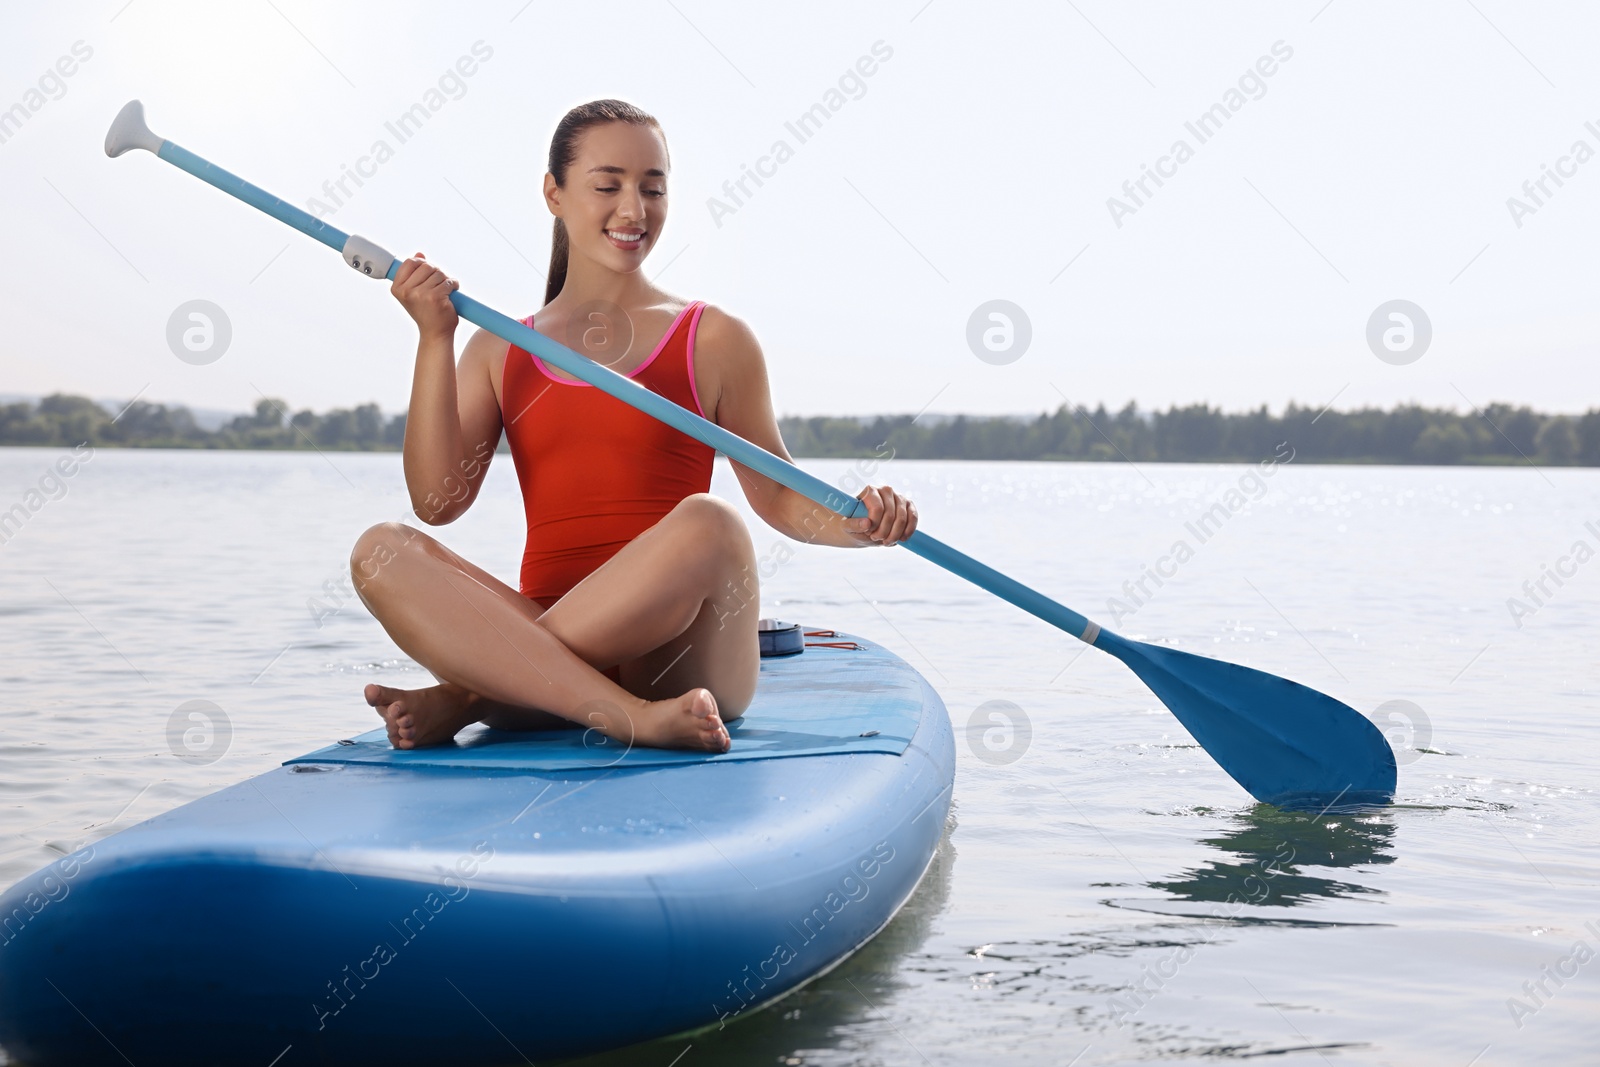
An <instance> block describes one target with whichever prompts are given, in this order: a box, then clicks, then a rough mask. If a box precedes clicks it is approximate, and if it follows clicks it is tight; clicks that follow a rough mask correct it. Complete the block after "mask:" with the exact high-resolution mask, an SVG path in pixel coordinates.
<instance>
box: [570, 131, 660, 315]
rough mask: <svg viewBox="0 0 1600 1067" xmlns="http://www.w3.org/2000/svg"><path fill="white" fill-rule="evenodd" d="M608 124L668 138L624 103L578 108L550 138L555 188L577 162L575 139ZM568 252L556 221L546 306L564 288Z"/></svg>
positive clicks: (576, 141)
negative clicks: (652, 131) (646, 129)
mask: <svg viewBox="0 0 1600 1067" xmlns="http://www.w3.org/2000/svg"><path fill="white" fill-rule="evenodd" d="M608 122H627V123H631V124H632V125H634V126H652V127H654V128H655V131H656V132H657V133H660V134H661V140H662V142H663V143H665V141H666V139H667V135H666V134H665V133H662V131H661V123H659V122H657V121H656V119H655V116H654V115H651V114H649V113H648V112H645V111H642V110H640V109H639V108H636V107H634V106H633V105H632V104H630V103H628V102H627V101H625V100H591V101H590V102H589V103H587V104H579V105H578V106H577V107H575V108H573V109H572V110H571V111H569V112H567V113H566V115H564V116H563V117H562V119H561V121H560V122H559V123H557V124H556V132H555V135H554V136H553V137H551V138H550V173H551V174H552V175H554V176H555V179H556V185H557V186H559V187H561V188H563V189H565V188H566V186H567V168H568V167H570V166H572V163H573V161H574V160H576V159H577V158H578V139H579V138H580V137H582V136H583V131H585V130H587V129H589V128H590V127H591V126H603V125H605V124H606V123H608ZM669 158H670V157H669ZM568 251H569V248H568V242H567V226H566V223H564V222H563V221H562V220H561V219H559V218H557V219H556V224H555V235H554V237H553V238H552V239H551V242H550V277H549V279H548V280H547V281H546V282H545V286H544V302H545V303H546V304H548V303H550V301H552V300H554V299H555V298H556V294H557V293H559V292H561V287H562V286H563V285H565V284H566V281H567V254H568Z"/></svg>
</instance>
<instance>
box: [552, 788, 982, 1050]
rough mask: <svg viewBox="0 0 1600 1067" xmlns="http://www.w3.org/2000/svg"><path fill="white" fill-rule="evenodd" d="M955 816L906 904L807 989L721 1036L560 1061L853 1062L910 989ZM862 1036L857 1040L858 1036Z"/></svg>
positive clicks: (943, 885) (937, 906) (944, 880)
mask: <svg viewBox="0 0 1600 1067" xmlns="http://www.w3.org/2000/svg"><path fill="white" fill-rule="evenodd" d="M954 830H955V813H954V812H953V811H952V812H951V815H950V818H949V820H948V821H947V822H946V823H945V828H944V837H943V839H942V840H941V841H940V842H939V847H938V849H937V850H936V851H935V852H934V855H933V862H932V863H931V864H930V865H929V867H928V873H927V874H926V875H924V876H923V878H922V882H921V884H920V885H918V886H917V889H916V892H914V893H912V894H911V899H910V900H908V901H906V903H905V906H904V907H902V908H901V909H900V911H899V912H898V913H897V914H896V915H895V917H894V919H893V921H891V922H890V923H889V925H888V926H885V927H884V928H883V930H882V931H881V932H880V933H879V934H878V936H877V937H875V938H873V939H872V940H871V941H869V942H868V943H867V944H866V946H865V947H863V948H862V949H861V950H860V951H859V952H857V953H856V954H855V955H854V956H851V957H850V958H849V959H848V960H846V961H845V962H844V963H842V964H840V965H839V966H838V967H837V968H835V969H834V970H832V971H829V972H828V973H827V974H825V975H823V976H822V977H821V978H818V979H817V980H816V981H814V982H812V983H811V984H810V985H807V986H805V987H804V988H802V989H800V990H799V991H798V992H796V993H792V994H790V995H789V996H787V997H785V998H784V999H782V1000H780V1001H778V1002H777V1003H776V1004H773V1005H770V1006H768V1007H767V1008H765V1009H763V1010H762V1011H759V1012H754V1013H752V1014H751V1015H750V1016H749V1017H748V1018H742V1019H740V1020H739V1021H737V1022H735V1023H733V1024H731V1025H729V1026H728V1027H727V1028H726V1029H724V1030H718V1029H716V1028H715V1027H713V1028H710V1029H707V1030H702V1031H700V1032H698V1033H692V1034H686V1035H681V1036H678V1037H674V1038H663V1039H662V1040H659V1041H650V1042H646V1043H645V1044H642V1045H634V1046H632V1047H631V1048H626V1049H621V1050H619V1051H617V1052H606V1053H601V1054H599V1055H596V1056H589V1057H585V1058H584V1059H579V1060H567V1061H565V1063H566V1067H601V1065H604V1067H662V1065H663V1064H667V1063H671V1062H672V1061H673V1058H674V1057H675V1056H677V1055H679V1054H680V1053H682V1052H683V1050H684V1048H685V1047H686V1046H688V1045H690V1044H691V1043H692V1044H693V1045H694V1055H693V1060H694V1063H695V1065H696V1067H713V1065H716V1064H728V1065H734V1064H737V1065H738V1067H747V1065H749V1064H752V1063H782V1062H784V1061H786V1060H787V1061H789V1062H793V1063H797V1062H800V1061H801V1059H802V1058H803V1060H804V1062H805V1063H806V1064H807V1065H808V1067H810V1065H818V1064H828V1063H831V1062H834V1059H833V1057H834V1055H835V1054H837V1055H838V1057H839V1058H838V1062H839V1063H854V1062H857V1060H856V1055H857V1054H858V1053H859V1052H860V1051H861V1049H860V1047H857V1046H858V1045H859V1046H861V1047H865V1046H867V1045H869V1044H870V1037H869V1035H868V1034H866V1033H865V1032H862V1031H863V1028H867V1027H870V1023H871V1020H873V1019H874V1018H876V1019H882V1018H883V1015H884V1012H885V1011H886V1010H887V1007H888V1005H889V1004H891V1003H892V1002H893V1001H894V998H895V996H896V995H897V994H899V993H900V992H901V991H902V990H904V989H907V988H909V983H908V982H907V981H906V980H905V979H904V978H902V977H901V974H900V972H901V969H902V966H903V964H904V963H905V961H906V959H907V958H908V957H910V956H912V955H914V954H916V953H917V952H919V951H921V949H922V946H923V945H924V944H926V942H927V940H928V936H929V934H930V933H931V932H932V930H933V922H934V919H935V918H936V917H937V916H939V915H940V914H941V913H942V912H943V911H944V909H945V905H946V903H947V902H948V900H949V898H950V881H951V875H952V873H953V872H954V869H955V859H956V852H955V847H954V846H953V845H952V844H951V843H950V835H951V833H952V832H954ZM858 1032H861V1035H860V1038H859V1039H858V1038H857V1033H858Z"/></svg>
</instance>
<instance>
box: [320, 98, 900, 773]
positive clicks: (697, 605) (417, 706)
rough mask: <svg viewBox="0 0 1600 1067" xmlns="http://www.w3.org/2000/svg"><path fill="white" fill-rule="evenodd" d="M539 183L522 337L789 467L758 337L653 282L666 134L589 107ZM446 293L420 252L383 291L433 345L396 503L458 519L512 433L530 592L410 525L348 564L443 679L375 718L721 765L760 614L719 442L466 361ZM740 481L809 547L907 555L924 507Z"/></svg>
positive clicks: (492, 358)
mask: <svg viewBox="0 0 1600 1067" xmlns="http://www.w3.org/2000/svg"><path fill="white" fill-rule="evenodd" d="M549 167H550V169H549V173H547V174H546V175H545V176H544V198H545V203H546V205H547V206H548V207H549V209H550V213H551V214H552V215H554V216H555V241H554V246H553V248H552V251H551V256H550V276H549V283H548V285H547V287H546V290H545V306H544V307H543V308H541V309H540V310H539V312H538V313H537V314H536V315H535V316H533V317H532V318H530V319H528V320H526V321H527V322H528V324H529V325H530V326H534V327H535V328H536V329H538V330H539V332H540V333H543V334H545V335H547V336H551V337H555V338H557V339H560V340H562V341H563V342H564V343H565V344H567V346H568V347H570V348H573V349H575V350H576V351H578V352H579V353H580V354H582V355H585V356H588V357H589V358H591V359H595V360H597V361H599V362H603V363H607V364H608V365H610V366H611V369H612V370H614V371H617V372H618V373H620V374H624V375H627V376H629V377H632V378H634V379H635V380H637V381H639V382H640V383H641V384H644V385H646V386H647V387H649V388H651V389H654V390H655V391H657V392H659V393H662V394H663V395H665V396H667V397H669V398H670V399H673V400H675V401H677V402H679V403H681V404H683V405H684V406H686V407H689V408H690V410H698V411H700V413H701V414H703V415H704V416H705V417H706V418H708V419H710V420H711V421H713V422H715V423H717V424H718V425H720V426H723V427H725V428H727V429H728V430H730V431H732V432H733V433H736V434H738V435H739V436H740V437H743V438H745V439H746V440H748V441H751V442H753V443H755V444H757V445H760V446H761V447H763V448H765V449H767V450H769V451H771V452H774V453H776V454H777V455H779V456H783V457H784V458H788V452H787V451H786V450H785V449H784V446H783V439H782V438H781V437H780V436H779V433H778V426H777V422H776V420H775V419H774V417H773V412H772V399H771V397H770V395H769V393H768V387H767V373H766V366H765V363H764V362H763V359H762V355H761V348H760V346H759V345H758V344H757V343H756V339H755V336H754V334H752V333H751V332H750V329H749V327H748V326H746V325H745V324H744V323H743V322H741V321H740V320H739V319H736V318H734V317H733V316H731V315H728V314H726V313H725V312H723V311H721V310H719V309H717V308H713V307H709V306H706V305H704V304H701V303H698V302H695V303H686V302H685V301H683V300H680V299H678V298H677V297H674V296H673V295H672V294H670V293H667V292H666V291H664V290H662V289H661V288H659V287H657V286H656V285H654V284H653V283H652V282H651V281H650V280H649V279H648V278H646V277H645V276H644V274H643V272H642V271H641V270H640V267H641V266H642V265H643V263H644V259H645V256H646V255H648V254H649V252H650V250H651V249H652V248H654V247H655V244H656V243H657V241H658V239H659V237H660V234H661V231H662V228H663V226H664V225H665V223H666V218H667V172H668V168H669V162H668V156H667V145H666V139H665V136H664V135H663V134H662V132H661V127H660V124H659V123H657V122H656V120H655V119H654V118H652V117H651V116H650V115H648V114H646V113H644V112H643V111H640V110H639V109H638V108H635V107H633V106H632V105H630V104H626V103H624V102H622V101H619V100H598V101H594V102H592V103H589V104H584V105H582V106H580V107H576V108H574V109H573V110H572V111H570V112H568V113H567V115H566V117H565V118H563V119H562V120H561V122H560V124H559V125H558V126H557V127H556V132H555V136H554V137H553V138H552V140H551V144H550V159H549ZM455 288H457V285H456V282H455V281H453V280H452V279H450V278H448V277H447V276H446V275H445V274H444V273H443V272H442V271H440V270H439V269H438V268H437V267H435V266H433V265H431V264H429V263H427V262H426V261H425V260H424V258H423V257H422V256H421V255H420V254H419V255H417V256H416V257H415V258H412V259H409V260H407V261H406V262H405V263H404V264H403V265H402V266H401V268H400V270H399V272H398V273H397V274H396V275H395V280H394V284H393V287H392V291H393V293H394V296H395V298H396V299H398V300H399V301H400V303H401V304H402V305H403V306H404V307H405V309H406V311H407V312H408V313H409V314H410V315H411V317H412V319H414V320H415V321H416V324H417V329H418V333H419V335H420V339H419V341H418V344H417V362H416V371H415V375H414V378H413V381H412V390H411V406H410V412H409V415H408V417H407V421H406V436H405V463H404V465H405V476H406V487H407V489H408V491H409V492H410V496H411V503H412V507H413V509H414V510H415V512H416V514H417V515H418V517H420V518H421V519H422V520H423V521H424V522H426V523H428V524H429V525H435V526H437V525H442V524H444V523H448V522H451V521H453V520H455V519H456V518H457V517H458V516H459V515H461V514H462V513H463V512H464V511H466V509H467V508H468V507H469V506H470V505H471V503H472V500H473V498H474V497H475V496H476V495H477V492H478V490H479V488H480V487H481V486H482V484H483V477H484V473H485V471H486V470H487V469H488V462H489V458H490V457H491V456H492V455H493V454H494V450H495V448H496V446H497V445H498V444H499V440H500V434H501V431H502V430H504V431H505V432H506V435H507V438H508V441H509V443H510V447H511V453H512V457H513V460H514V462H515V463H516V467H517V476H518V479H519V480H520V481H521V483H522V490H523V498H524V505H525V508H526V510H527V516H528V539H527V547H526V550H525V551H524V554H523V563H522V575H521V590H520V591H519V590H516V589H512V588H511V587H510V586H508V585H506V584H504V583H503V582H501V581H499V580H498V579H496V578H495V577H493V576H492V575H490V574H489V573H488V572H487V571H484V570H483V569H481V568H479V567H477V566H475V565H473V564H472V563H469V562H468V561H466V560H465V559H462V558H461V557H460V556H458V555H456V554H455V553H454V552H451V551H450V550H449V549H448V548H445V547H444V545H442V544H440V543H439V542H438V541H436V540H434V539H433V538H431V537H429V536H427V535H426V534H423V533H421V532H420V531H417V530H415V529H413V528H412V527H410V526H408V525H405V524H403V523H383V524H381V525H378V526H374V527H373V528H372V529H370V530H368V531H367V532H366V533H364V534H363V535H362V536H361V538H360V539H359V540H358V541H357V543H356V546H355V550H354V552H353V553H352V555H351V570H352V573H353V576H354V579H355V587H356V590H357V591H358V592H359V593H360V595H361V599H362V600H363V601H364V602H365V603H366V605H367V606H368V608H370V609H371V611H372V613H373V615H374V616H376V617H377V619H378V621H379V622H380V623H382V624H383V627H384V629H385V630H387V631H388V632H389V635H390V636H391V637H392V638H394V640H395V643H396V644H398V645H399V646H400V647H401V648H402V649H404V650H405V652H406V653H407V654H408V655H410V656H411V657H412V658H413V659H415V660H416V661H417V662H418V663H420V664H422V665H423V666H424V667H426V668H427V669H428V670H430V671H431V672H433V674H434V675H435V677H437V678H438V680H439V684H438V685H435V686H432V687H430V688H426V689H413V690H400V689H391V688H388V687H386V686H379V685H369V686H367V688H366V699H367V703H369V704H371V705H372V706H373V708H374V709H375V710H376V711H377V712H378V714H379V715H381V716H382V717H383V720H384V723H385V724H386V726H387V728H388V733H389V740H390V742H391V743H392V744H393V745H394V746H395V747H396V748H416V747H420V746H424V745H437V744H443V743H446V742H448V741H449V740H450V739H451V738H452V737H454V736H455V734H456V733H457V731H459V730H461V729H462V728H463V727H465V726H467V725H468V724H470V723H474V722H484V723H487V724H488V725H490V726H493V727H496V728H500V729H510V730H522V729H539V728H544V727H548V726H556V725H568V724H571V723H576V724H579V725H583V726H587V727H591V728H594V729H598V730H599V731H601V732H602V733H604V734H606V735H607V736H608V737H612V738H615V739H617V740H619V741H622V742H624V743H625V744H641V745H652V746H659V747H669V748H690V749H705V750H709V751H713V752H722V751H726V749H727V748H728V746H729V743H730V742H729V738H728V732H727V729H726V727H725V725H724V724H725V723H727V722H730V721H732V720H733V719H736V718H738V717H739V715H741V714H742V713H743V712H744V710H745V708H746V707H747V706H748V705H749V703H750V699H751V697H752V695H753V694H754V692H755V687H756V677H757V671H758V667H759V663H760V660H759V646H758V642H757V638H756V616H757V613H758V603H759V601H758V599H757V594H758V591H757V584H756V572H755V552H754V550H753V548H752V546H751V542H750V535H749V532H748V531H747V530H746V529H745V526H744V522H743V520H742V519H741V518H740V517H739V515H738V513H737V512H736V511H735V510H734V509H733V507H732V506H730V505H729V504H727V503H725V502H724V501H722V500H720V499H718V498H717V497H714V496H712V495H710V493H709V492H708V490H709V489H710V485H711V465H712V457H713V453H712V450H711V449H710V448H709V447H707V446H705V445H702V444H700V443H699V442H697V441H694V440H692V439H690V438H689V437H687V436H685V435H684V434H682V433H680V432H679V431H677V430H674V429H671V428H670V427H667V426H665V425H664V424H662V423H660V422H657V421H656V420H654V419H652V418H650V417H649V416H648V415H645V414H643V413H642V412H639V411H636V410H634V409H633V408H630V407H628V406H627V405H625V404H623V403H622V402H621V401H619V400H616V399H615V398H613V397H610V396H607V395H606V394H604V393H601V392H600V391H599V390H598V389H595V388H593V387H592V386H589V385H587V384H585V383H582V382H579V381H577V380H576V379H573V378H570V377H568V376H567V375H565V374H562V373H561V372H560V371H557V370H555V369H554V368H552V367H549V366H547V365H545V364H544V363H542V362H541V361H539V360H536V359H535V358H533V357H532V356H531V355H530V354H529V353H527V352H524V351H522V350H520V349H517V348H515V347H510V348H508V347H507V345H506V343H505V342H504V341H502V340H500V339H498V338H496V337H495V336H494V335H493V334H490V333H488V332H486V331H483V330H479V331H477V332H476V333H475V334H474V335H473V336H472V338H471V340H469V341H468V342H467V346H466V349H465V351H463V352H462V354H461V359H460V362H459V364H458V363H457V362H456V359H455V344H454V336H455V330H456V324H457V319H456V312H455V309H454V307H453V306H452V305H451V303H450V293H451V291H452V290H454V289H455ZM632 337H637V338H639V339H640V340H641V341H645V342H648V341H651V340H653V339H655V338H657V337H659V338H660V339H661V340H660V342H659V343H658V344H656V345H655V346H654V347H653V348H652V347H648V346H647V344H631V343H629V340H630V339H631V338H632ZM734 470H735V472H736V473H737V475H738V477H739V481H740V484H741V485H742V487H743V489H744V492H745V495H746V497H747V498H748V499H749V501H750V504H751V506H752V507H753V508H754V510H755V511H756V513H757V514H758V515H760V516H761V518H762V519H763V520H765V521H766V522H767V523H768V524H769V525H770V526H772V527H773V528H774V529H776V530H778V531H779V532H781V533H783V534H786V535H788V536H790V537H793V538H796V539H799V540H805V541H808V542H811V543H815V544H825V545H836V546H839V547H845V548H854V547H860V546H868V545H894V544H897V543H898V542H900V541H903V540H904V539H905V538H907V537H908V536H910V535H911V533H912V531H913V530H915V529H916V525H917V512H916V508H915V507H914V506H913V505H912V503H911V502H910V501H909V500H907V499H905V498H904V497H902V496H900V495H898V494H897V493H895V491H894V490H893V489H891V488H889V487H888V486H880V487H870V486H869V487H868V488H867V489H865V490H863V491H862V493H861V494H860V496H861V499H862V501H863V503H865V505H866V508H867V514H866V516H865V517H864V518H858V519H851V520H845V519H843V518H841V517H840V516H838V515H836V514H834V513H833V512H831V511H828V510H827V509H825V508H820V507H818V506H816V505H814V504H813V503H812V502H811V501H809V500H807V499H806V498H804V497H802V496H801V495H800V494H798V493H796V492H794V491H792V490H790V489H787V488H785V487H783V486H781V485H779V484H778V483H776V482H774V481H772V480H770V479H768V478H766V477H764V476H762V475H760V474H756V473H755V472H753V471H750V470H747V469H745V468H743V467H740V466H738V465H737V464H735V466H734ZM563 720H564V721H563Z"/></svg>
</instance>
